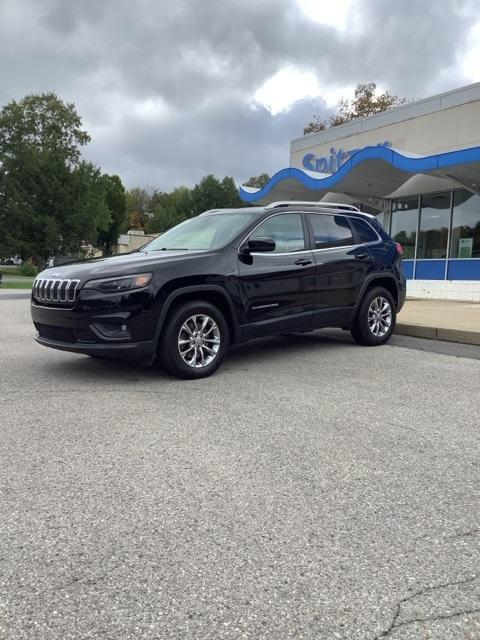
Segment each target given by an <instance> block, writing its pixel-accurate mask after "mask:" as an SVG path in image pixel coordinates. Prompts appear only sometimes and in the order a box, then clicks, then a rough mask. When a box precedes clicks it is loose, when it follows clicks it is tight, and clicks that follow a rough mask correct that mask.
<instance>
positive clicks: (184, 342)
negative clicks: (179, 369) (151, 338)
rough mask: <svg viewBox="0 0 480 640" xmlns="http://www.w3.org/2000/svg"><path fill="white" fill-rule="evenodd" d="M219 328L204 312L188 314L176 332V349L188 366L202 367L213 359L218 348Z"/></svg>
mask: <svg viewBox="0 0 480 640" xmlns="http://www.w3.org/2000/svg"><path fill="white" fill-rule="evenodd" d="M220 340H221V338H220V329H219V328H218V325H217V323H216V322H215V320H214V319H213V318H212V317H211V316H209V315H206V314H195V315H193V316H190V317H189V318H187V320H185V322H184V323H183V324H182V326H181V328H180V331H179V332H178V351H179V353H180V356H181V358H182V360H183V361H184V362H185V364H187V365H188V366H189V367H192V368H195V369H202V368H203V367H208V365H209V364H211V363H212V362H213V360H215V358H216V356H217V353H218V350H219V349H220Z"/></svg>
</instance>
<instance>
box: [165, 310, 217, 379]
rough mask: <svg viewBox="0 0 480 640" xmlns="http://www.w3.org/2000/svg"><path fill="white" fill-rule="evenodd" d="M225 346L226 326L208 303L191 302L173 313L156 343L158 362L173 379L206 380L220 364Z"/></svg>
mask: <svg viewBox="0 0 480 640" xmlns="http://www.w3.org/2000/svg"><path fill="white" fill-rule="evenodd" d="M227 346H228V325H227V322H226V320H225V317H224V315H223V314H222V312H221V311H220V310H219V309H217V307H215V306H214V305H212V304H210V303H209V302H203V301H201V300H194V301H191V302H185V303H183V304H181V305H180V306H179V307H177V308H176V309H175V311H174V312H173V313H172V314H171V315H170V317H169V319H168V320H167V324H166V326H165V328H164V330H163V332H162V336H161V339H160V343H159V352H158V355H159V359H160V363H161V364H162V365H163V366H164V368H165V369H166V370H167V371H168V372H169V373H171V374H172V375H174V376H176V377H178V378H184V379H196V378H205V377H206V376H209V375H211V374H212V373H214V371H216V370H217V369H218V367H219V366H220V365H221V364H222V362H223V360H224V358H225V354H226V351H227Z"/></svg>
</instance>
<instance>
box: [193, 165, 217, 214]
mask: <svg viewBox="0 0 480 640" xmlns="http://www.w3.org/2000/svg"><path fill="white" fill-rule="evenodd" d="M223 202H224V190H223V188H222V184H221V182H220V181H219V180H217V178H215V176H214V175H212V174H211V173H210V174H209V175H208V176H205V177H204V178H202V179H201V180H200V182H199V183H198V184H196V185H195V186H194V188H193V189H192V210H193V212H194V214H195V215H198V214H200V213H202V212H203V211H207V210H208V209H220V208H222V207H223Z"/></svg>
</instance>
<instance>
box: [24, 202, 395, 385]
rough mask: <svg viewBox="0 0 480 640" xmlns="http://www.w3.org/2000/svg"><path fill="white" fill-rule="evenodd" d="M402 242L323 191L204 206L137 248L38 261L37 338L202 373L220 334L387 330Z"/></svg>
mask: <svg viewBox="0 0 480 640" xmlns="http://www.w3.org/2000/svg"><path fill="white" fill-rule="evenodd" d="M405 293H406V286H405V277H404V276H403V273H402V248H401V246H400V245H399V244H398V243H396V242H394V241H393V240H392V238H391V237H390V236H389V235H388V234H387V233H386V232H385V231H384V230H383V229H382V227H381V226H380V224H379V223H378V222H377V221H376V219H375V218H374V216H371V215H369V214H367V213H362V212H361V211H360V210H358V209H357V208H356V207H353V206H351V205H342V204H328V203H325V202H318V203H312V202H310V203H308V202H277V203H273V204H270V205H267V206H265V207H249V208H244V209H220V210H218V209H217V210H212V211H206V212H205V213H202V214H201V215H200V216H198V217H196V218H191V219H190V220H187V221H185V222H182V223H181V224H180V225H177V226H176V227H174V228H173V229H170V231H167V232H166V233H164V234H163V235H162V236H160V237H159V238H156V239H155V240H152V242H150V243H149V244H147V245H145V246H144V247H142V248H141V249H140V250H138V251H135V252H133V253H130V254H124V255H119V256H114V257H112V258H101V259H99V260H89V261H87V262H83V263H79V262H77V263H75V264H72V265H65V266H62V267H55V269H47V270H46V271H44V272H43V273H40V274H39V275H38V276H37V278H36V280H35V281H34V284H33V290H32V303H31V312H32V318H33V321H34V323H35V327H36V328H37V331H38V337H37V338H36V340H37V342H39V343H40V344H42V345H45V346H47V347H53V348H55V349H62V350H65V351H74V352H77V353H84V354H87V355H92V356H101V357H117V358H121V357H131V358H141V359H153V358H154V357H155V356H156V355H158V357H159V359H160V361H161V362H162V364H163V365H164V367H165V368H166V369H167V370H168V371H169V372H170V373H172V374H174V375H176V376H178V377H180V378H202V377H205V376H208V375H210V374H211V373H213V372H214V371H215V370H216V369H217V368H218V367H219V366H220V364H221V363H222V361H223V359H224V357H225V355H226V353H227V350H228V346H229V345H230V344H234V343H239V342H245V341H247V340H249V339H251V338H257V337H259V336H265V335H271V334H279V333H280V334H281V333H289V332H295V331H301V332H305V331H311V330H313V329H317V328H320V327H341V328H343V329H349V330H350V331H351V333H352V336H353V337H354V339H355V340H356V341H357V342H358V343H360V344H363V345H371V346H375V345H381V344H384V343H385V342H387V340H388V339H389V338H390V336H391V335H392V332H393V330H394V327H395V318H396V314H397V311H399V310H400V309H401V308H402V305H403V303H404V301H405Z"/></svg>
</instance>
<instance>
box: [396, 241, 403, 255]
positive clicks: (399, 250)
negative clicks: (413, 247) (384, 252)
mask: <svg viewBox="0 0 480 640" xmlns="http://www.w3.org/2000/svg"><path fill="white" fill-rule="evenodd" d="M395 246H396V247H397V253H398V254H399V255H402V254H403V247H402V245H401V244H400V243H399V242H395Z"/></svg>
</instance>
